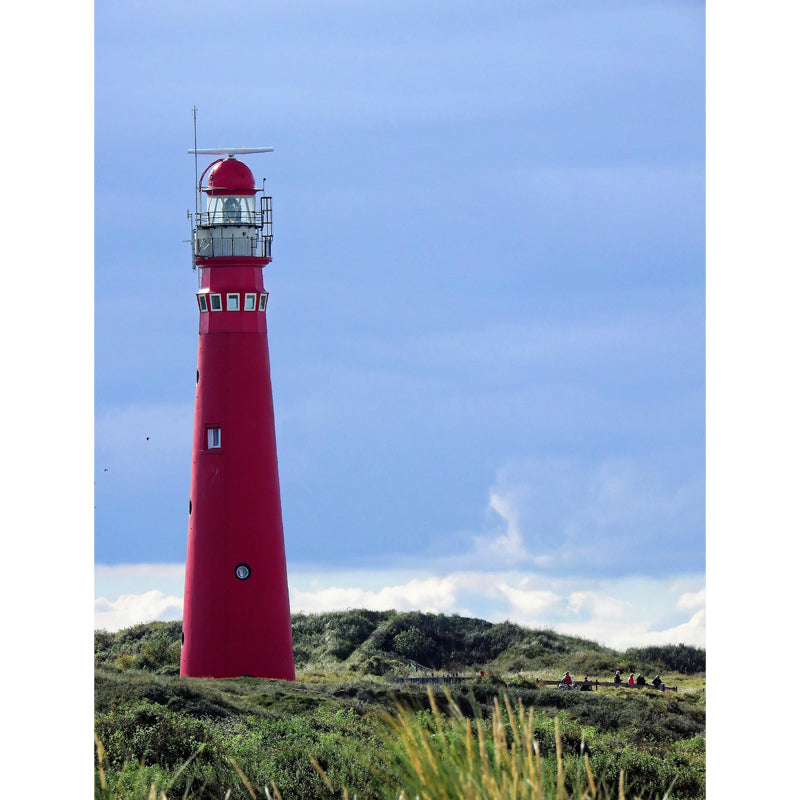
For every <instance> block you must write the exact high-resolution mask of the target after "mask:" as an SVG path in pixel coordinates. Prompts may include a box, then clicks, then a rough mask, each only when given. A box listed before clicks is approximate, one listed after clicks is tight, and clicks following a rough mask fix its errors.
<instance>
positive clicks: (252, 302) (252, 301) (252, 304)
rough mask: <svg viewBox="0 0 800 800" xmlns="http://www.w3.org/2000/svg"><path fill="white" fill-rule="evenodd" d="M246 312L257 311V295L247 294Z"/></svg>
mask: <svg viewBox="0 0 800 800" xmlns="http://www.w3.org/2000/svg"><path fill="white" fill-rule="evenodd" d="M244 310H245V311H255V310H256V295H255V293H253V294H246V295H245V296H244Z"/></svg>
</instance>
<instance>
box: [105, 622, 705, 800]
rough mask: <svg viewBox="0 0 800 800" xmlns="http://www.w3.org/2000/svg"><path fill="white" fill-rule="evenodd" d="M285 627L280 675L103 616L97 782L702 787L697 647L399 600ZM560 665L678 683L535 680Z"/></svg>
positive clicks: (649, 790) (477, 792)
mask: <svg viewBox="0 0 800 800" xmlns="http://www.w3.org/2000/svg"><path fill="white" fill-rule="evenodd" d="M293 634H294V643H295V652H296V657H297V664H298V680H297V681H296V682H295V683H286V682H283V681H270V680H260V679H255V678H239V679H231V680H211V679H208V680H206V679H190V680H187V679H180V678H179V677H178V675H177V672H178V668H177V664H178V659H179V654H180V644H179V643H180V623H151V624H149V625H142V626H136V627H134V628H129V629H126V630H124V631H120V632H118V633H116V634H110V633H107V632H102V631H98V632H97V634H96V637H95V640H96V641H95V663H96V681H95V731H96V735H97V737H98V741H99V744H98V745H97V760H96V774H95V783H96V797H98V798H145V797H146V798H150V797H153V798H154V800H156V798H160V797H161V796H162V794H163V795H164V796H165V797H167V798H169V799H170V800H172V798H187V799H188V798H197V799H198V800H199V798H225V797H229V798H231V799H232V800H233V798H244V799H246V798H249V797H261V798H263V797H266V796H270V797H279V796H280V797H283V798H285V800H291V798H303V800H308V799H309V798H311V799H313V798H323V797H325V798H331V797H349V798H353V797H355V796H358V797H360V798H390V797H391V798H395V800H396V798H398V797H401V796H402V797H405V798H412V797H415V796H420V797H431V798H440V797H441V798H449V797H453V798H455V797H458V798H463V797H474V798H484V797H485V798H493V797H520V798H529V797H530V798H534V797H536V798H550V797H553V798H578V797H581V798H583V797H586V798H605V797H611V796H613V797H615V798H618V797H622V796H624V797H628V798H634V797H659V798H660V797H664V795H665V793H666V792H668V791H669V792H670V795H669V796H670V797H674V798H677V799H678V800H680V799H681V798H684V799H685V800H691V799H692V798H701V797H704V796H705V788H704V784H705V693H704V686H705V653H704V651H702V650H697V649H696V648H688V647H683V646H675V647H667V648H648V649H646V650H629V651H626V652H625V653H618V652H614V651H612V650H609V649H607V648H603V647H601V646H599V645H597V644H595V643H593V642H589V641H586V640H582V639H577V638H574V637H564V636H560V635H558V634H555V633H553V632H552V631H536V630H528V629H524V628H521V627H519V626H515V625H511V624H510V623H502V624H500V625H492V624H490V623H488V622H485V621H483V620H473V619H467V618H462V617H457V616H456V617H447V616H443V615H425V614H397V613H395V612H368V611H349V612H341V613H340V614H321V615H296V616H295V617H294V618H293ZM566 669H569V670H570V671H571V672H572V674H573V675H574V676H576V677H577V676H580V677H582V676H583V674H584V673H586V674H589V675H590V677H597V678H598V679H599V680H605V679H608V678H610V676H611V675H612V674H613V671H614V670H616V669H621V670H623V671H624V672H642V673H643V674H646V675H647V676H648V677H652V676H653V675H654V674H655V673H656V672H658V673H660V674H661V676H662V678H663V679H664V680H665V682H666V683H667V684H668V685H674V686H677V687H678V691H677V692H665V693H662V692H657V691H654V690H650V689H645V690H629V689H627V688H615V687H607V688H603V687H601V688H600V689H599V690H598V691H593V692H578V691H561V690H557V689H554V688H543V687H542V685H541V683H540V682H541V680H542V679H551V678H557V677H559V676H560V674H562V673H563V672H564V670H566ZM481 672H483V675H482V676H481ZM455 673H457V674H458V675H459V676H460V677H461V678H462V679H463V680H462V681H461V682H459V683H456V684H451V685H444V684H443V683H434V684H432V685H428V686H424V685H418V684H414V683H398V681H397V679H398V677H404V676H405V677H409V676H411V677H420V676H423V675H428V676H438V677H442V676H444V675H452V674H455ZM620 780H621V781H622V783H621V784H620Z"/></svg>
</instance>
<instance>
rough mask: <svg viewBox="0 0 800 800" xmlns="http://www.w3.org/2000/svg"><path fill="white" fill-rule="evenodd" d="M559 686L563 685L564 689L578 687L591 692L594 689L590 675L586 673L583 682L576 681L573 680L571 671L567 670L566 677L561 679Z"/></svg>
mask: <svg viewBox="0 0 800 800" xmlns="http://www.w3.org/2000/svg"><path fill="white" fill-rule="evenodd" d="M558 686H559V688H562V687H563V688H564V689H575V688H577V689H580V690H581V691H582V692H591V691H592V683H591V681H590V680H589V676H588V675H584V676H583V682H582V683H576V682H575V681H573V680H572V676H571V675H570V674H569V672H565V673H564V677H563V678H562V679H561V683H559V684H558Z"/></svg>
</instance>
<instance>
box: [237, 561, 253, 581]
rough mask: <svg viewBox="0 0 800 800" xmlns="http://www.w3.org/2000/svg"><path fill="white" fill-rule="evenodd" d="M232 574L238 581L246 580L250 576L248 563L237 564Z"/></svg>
mask: <svg viewBox="0 0 800 800" xmlns="http://www.w3.org/2000/svg"><path fill="white" fill-rule="evenodd" d="M234 574H235V575H236V577H237V578H238V579H239V580H240V581H246V580H247V579H248V578H249V577H250V565H249V564H237V565H236V569H234Z"/></svg>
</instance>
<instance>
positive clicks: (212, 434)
mask: <svg viewBox="0 0 800 800" xmlns="http://www.w3.org/2000/svg"><path fill="white" fill-rule="evenodd" d="M221 447H222V428H220V427H219V425H209V426H208V427H207V428H206V450H219V449H220V448H221Z"/></svg>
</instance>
